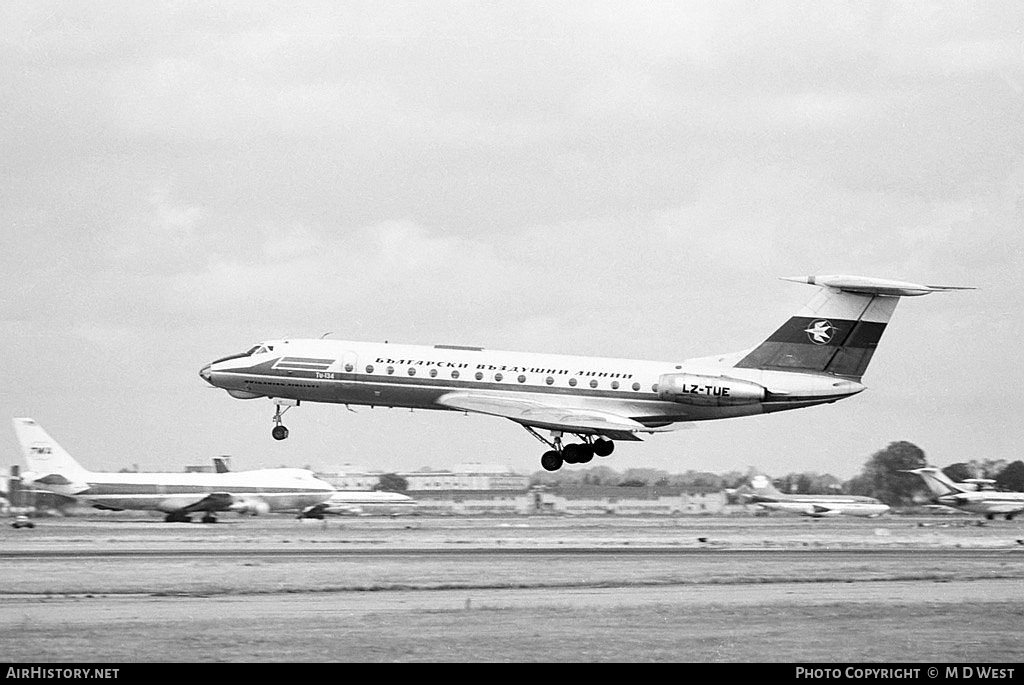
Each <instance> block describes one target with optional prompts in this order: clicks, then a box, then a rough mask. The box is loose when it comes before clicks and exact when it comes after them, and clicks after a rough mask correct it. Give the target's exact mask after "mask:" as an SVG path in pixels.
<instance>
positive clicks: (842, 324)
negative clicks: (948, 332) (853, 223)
mask: <svg viewBox="0 0 1024 685" xmlns="http://www.w3.org/2000/svg"><path fill="white" fill-rule="evenodd" d="M783 280H786V281H795V282H797V283H809V284H811V285H817V286H819V287H820V288H821V290H820V291H819V292H818V293H817V295H815V296H814V298H812V299H811V301H810V302H808V303H807V304H806V305H804V307H803V308H802V309H800V311H798V312H797V313H796V315H795V316H793V317H792V318H790V319H789V321H787V322H786V323H784V324H783V325H782V327H781V328H779V329H778V330H777V331H775V332H774V333H773V334H772V335H771V336H770V337H769V338H768V339H767V340H765V341H764V342H763V343H761V344H760V345H759V346H757V347H756V348H754V349H753V350H752V351H751V352H750V353H748V354H747V355H746V356H745V357H743V358H742V359H741V360H740V361H739V362H738V363H737V364H736V366H737V367H738V368H746V369H774V370H779V371H808V372H814V373H824V374H830V375H833V376H840V377H842V378H848V379H852V380H856V381H859V380H860V379H861V377H862V376H863V375H864V371H865V370H866V369H867V367H868V363H869V362H870V361H871V356H872V355H873V354H874V352H875V348H876V347H877V346H878V341H879V340H880V339H881V337H882V333H883V332H884V331H885V326H886V324H887V323H888V322H889V319H890V318H891V317H892V313H893V311H894V310H895V309H896V304H897V302H899V298H900V297H913V296H916V295H927V294H929V293H933V292H945V291H948V290H970V289H971V288H959V287H956V286H936V285H918V284H915V283H904V282H902V281H889V280H883V279H880V278H864V277H861V276H798V277H786V278H783Z"/></svg>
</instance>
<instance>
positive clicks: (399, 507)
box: [301, 490, 418, 518]
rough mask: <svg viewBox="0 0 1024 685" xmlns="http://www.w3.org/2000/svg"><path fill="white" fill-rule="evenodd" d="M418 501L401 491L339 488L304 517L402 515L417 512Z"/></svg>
mask: <svg viewBox="0 0 1024 685" xmlns="http://www.w3.org/2000/svg"><path fill="white" fill-rule="evenodd" d="M417 505H418V502H417V501H416V500H414V499H413V498H412V497H409V496H408V495H403V494H402V493H400V492H384V491H381V490H338V491H337V492H335V493H334V494H332V495H331V497H330V499H328V500H327V501H326V502H323V503H322V504H318V505H316V506H314V507H310V508H309V509H308V510H307V511H305V512H303V513H302V514H301V517H302V518H322V517H323V515H324V514H337V515H349V516H372V515H381V516H401V515H404V514H413V513H415V512H416V507H417Z"/></svg>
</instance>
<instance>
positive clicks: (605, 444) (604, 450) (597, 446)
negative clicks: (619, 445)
mask: <svg viewBox="0 0 1024 685" xmlns="http://www.w3.org/2000/svg"><path fill="white" fill-rule="evenodd" d="M593 447H594V454H596V455H597V456H599V457H607V456H608V455H609V454H611V453H612V452H614V451H615V443H614V442H612V441H611V440H604V439H601V440H595V441H594V445H593Z"/></svg>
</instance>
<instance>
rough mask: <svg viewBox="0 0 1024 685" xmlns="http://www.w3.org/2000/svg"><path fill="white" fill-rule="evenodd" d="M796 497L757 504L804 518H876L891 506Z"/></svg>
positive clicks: (851, 499)
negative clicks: (800, 515)
mask: <svg viewBox="0 0 1024 685" xmlns="http://www.w3.org/2000/svg"><path fill="white" fill-rule="evenodd" d="M796 497H801V496H797V495H794V496H792V498H787V499H784V500H779V501H758V502H757V504H758V505H760V506H762V507H764V508H765V509H770V510H773V511H787V512H792V513H795V514H802V515H804V516H813V517H826V516H865V517H869V518H870V517H875V516H881V515H882V514H884V513H886V512H887V511H889V505H887V504H882V503H881V502H879V501H878V500H874V499H868V498H855V497H848V498H846V497H841V496H836V497H831V496H822V497H816V496H814V495H806V496H802V497H801V498H800V499H795V498H796Z"/></svg>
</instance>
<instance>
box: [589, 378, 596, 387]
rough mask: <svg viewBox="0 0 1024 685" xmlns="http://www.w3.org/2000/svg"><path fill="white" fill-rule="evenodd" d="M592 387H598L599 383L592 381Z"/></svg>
mask: <svg viewBox="0 0 1024 685" xmlns="http://www.w3.org/2000/svg"><path fill="white" fill-rule="evenodd" d="M590 387H592V388H596V387H597V381H596V380H594V381H590Z"/></svg>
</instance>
